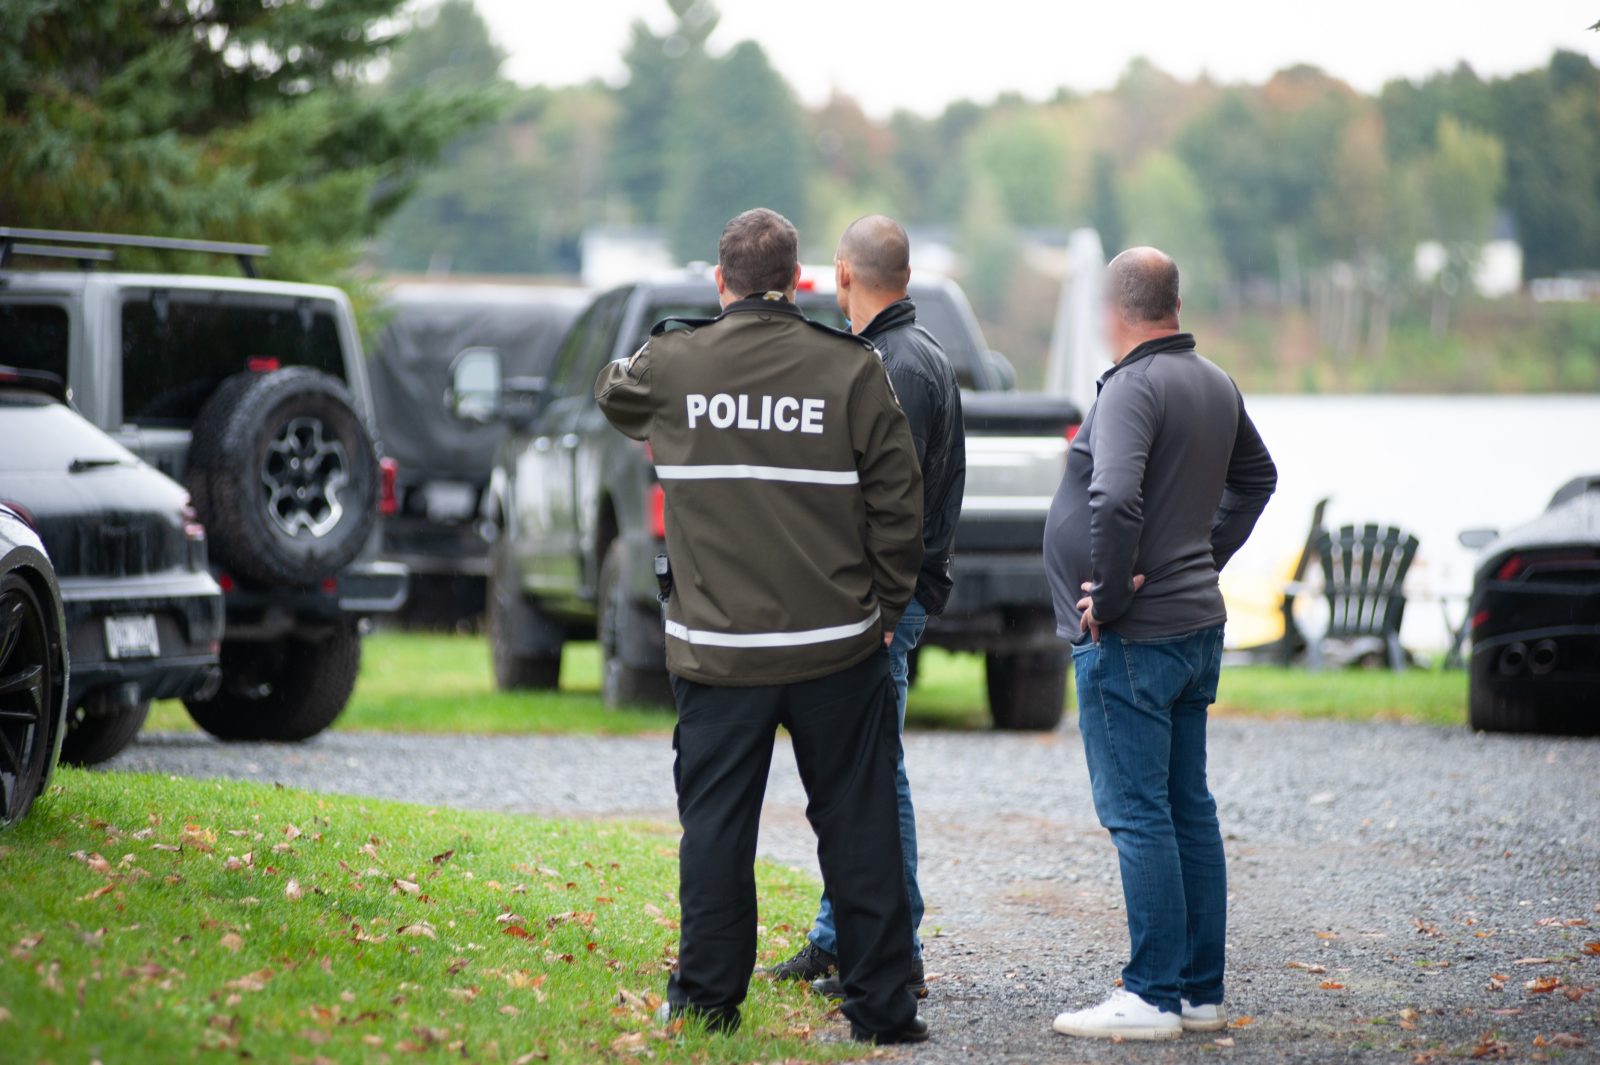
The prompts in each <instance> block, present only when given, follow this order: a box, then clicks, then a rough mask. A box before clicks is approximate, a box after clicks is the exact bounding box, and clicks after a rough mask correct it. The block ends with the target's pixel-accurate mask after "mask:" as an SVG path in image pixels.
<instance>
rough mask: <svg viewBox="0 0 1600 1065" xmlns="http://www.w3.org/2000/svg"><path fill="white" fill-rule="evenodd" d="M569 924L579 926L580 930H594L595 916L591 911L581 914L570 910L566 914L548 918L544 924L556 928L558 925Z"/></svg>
mask: <svg viewBox="0 0 1600 1065" xmlns="http://www.w3.org/2000/svg"><path fill="white" fill-rule="evenodd" d="M568 922H571V923H572V924H575V925H578V926H579V927H580V928H593V927H594V914H593V913H592V912H590V911H584V912H582V913H579V912H578V911H576V910H568V911H567V912H566V913H558V914H555V915H553V916H551V917H548V918H546V919H545V922H544V923H545V925H546V927H549V928H554V927H555V926H556V925H558V924H566V923H568Z"/></svg>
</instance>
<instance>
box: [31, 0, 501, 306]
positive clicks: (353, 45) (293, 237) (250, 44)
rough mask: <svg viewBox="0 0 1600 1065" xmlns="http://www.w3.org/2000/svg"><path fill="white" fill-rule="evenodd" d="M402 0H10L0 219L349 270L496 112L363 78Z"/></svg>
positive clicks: (140, 261) (389, 40)
mask: <svg viewBox="0 0 1600 1065" xmlns="http://www.w3.org/2000/svg"><path fill="white" fill-rule="evenodd" d="M402 5H403V0H340V2H339V3H337V4H333V3H322V4H316V3H308V2H295V0H285V2H281V3H264V2H262V0H211V2H208V3H205V4H162V5H151V4H149V3H147V2H144V0H101V2H99V3H95V4H91V5H84V4H76V3H68V2H65V0H0V25H4V26H5V27H6V33H5V34H4V36H3V37H0V100H3V110H0V159H3V160H4V161H5V165H4V166H0V218H3V219H5V221H7V222H9V223H11V224H16V225H34V226H45V227H60V228H68V229H94V230H111V231H119V232H142V233H161V234H168V235H184V236H204V237H212V238H231V239H244V240H258V241H264V242H266V243H270V244H271V245H273V254H272V256H270V257H269V258H268V259H266V260H265V261H264V262H263V263H262V269H263V271H264V272H268V273H271V274H273V275H276V276H286V277H302V278H305V277H330V276H335V275H338V274H339V273H341V272H342V271H343V270H344V269H345V268H347V267H348V266H349V265H350V264H351V263H352V262H353V261H354V257H355V255H356V253H357V250H358V248H359V245H360V242H361V241H362V240H363V239H365V238H367V237H369V236H371V235H372V233H373V232H374V231H375V230H376V229H377V227H378V225H379V224H380V223H381V222H382V220H383V219H384V218H386V217H387V216H389V215H390V214H391V213H392V212H393V211H394V210H395V209H396V208H397V207H398V206H399V205H400V204H401V202H403V200H404V199H405V197H406V195H407V194H408V193H409V192H410V190H411V188H412V187H413V185H414V183H415V181H416V180H417V178H418V176H419V175H420V174H421V173H422V171H423V170H424V168H425V167H426V166H427V165H428V164H429V163H430V162H432V160H433V159H434V158H435V157H436V156H437V154H438V152H439V150H440V148H441V147H442V146H443V145H444V144H445V143H446V142H447V141H448V140H449V139H450V138H452V137H454V136H456V135H457V134H459V132H460V131H461V130H462V129H463V128H464V127H466V126H468V125H470V124H472V123H473V122H476V121H479V120H481V119H483V118H484V117H486V115H487V114H488V113H489V111H490V104H489V103H488V102H487V101H485V100H484V99H482V98H481V97H480V96H479V95H477V94H474V93H470V92H426V93H424V92H422V91H417V92H413V93H408V94H404V95H401V96H398V97H384V98H378V97H374V96H373V95H372V94H370V93H364V92H362V91H361V89H362V84H363V82H362V79H363V76H364V74H365V72H366V70H367V69H368V67H369V66H370V64H371V63H372V62H373V61H374V60H376V59H379V58H381V57H383V56H384V55H386V54H387V53H388V51H389V50H390V48H391V47H392V46H393V45H394V44H395V42H396V41H397V40H398V39H399V29H398V28H399V27H402V26H403V21H402V20H401V19H400V18H399V17H398V12H399V10H400V8H401V7H402ZM121 261H122V262H123V263H124V265H145V266H154V265H160V266H164V267H169V268H176V269H196V268H203V267H205V266H206V264H204V263H197V262H196V260H195V259H194V258H193V257H171V256H163V255H160V254H157V253H128V254H125V255H123V256H121Z"/></svg>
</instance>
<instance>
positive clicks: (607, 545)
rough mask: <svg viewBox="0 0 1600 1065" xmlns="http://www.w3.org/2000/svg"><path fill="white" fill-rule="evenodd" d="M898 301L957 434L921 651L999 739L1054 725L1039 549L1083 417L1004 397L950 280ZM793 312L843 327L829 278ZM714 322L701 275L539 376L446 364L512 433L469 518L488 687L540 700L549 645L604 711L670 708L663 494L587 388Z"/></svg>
mask: <svg viewBox="0 0 1600 1065" xmlns="http://www.w3.org/2000/svg"><path fill="white" fill-rule="evenodd" d="M911 298H912V299H913V300H914V301H915V302H916V304H917V311H918V318H919V320H920V321H921V322H922V323H923V325H925V326H926V327H927V328H928V329H929V331H930V332H932V333H933V334H934V336H936V337H938V338H939V340H940V341H941V342H942V343H943V345H944V347H945V350H946V352H947V354H948V355H949V357H950V361H951V363H952V364H953V365H954V367H955V371H956V377H957V379H958V380H959V382H960V384H961V387H962V405H963V408H964V413H965V418H966V428H967V487H966V495H965V497H964V500H963V503H962V510H961V521H960V524H959V525H958V526H957V529H956V543H955V563H954V575H955V591H954V593H953V594H952V595H951V598H950V602H949V604H948V606H947V607H946V609H945V612H944V614H943V615H941V616H940V617H938V618H936V619H934V620H933V621H932V622H931V623H930V624H929V626H928V629H927V633H926V635H925V636H924V638H923V646H932V647H943V648H947V649H950V650H955V651H973V652H981V653H982V654H983V655H984V656H985V666H986V670H987V677H988V694H989V706H990V711H991V713H992V715H993V718H994V723H995V727H996V728H1006V729H1048V728H1053V727H1055V725H1056V724H1057V723H1058V722H1059V721H1060V720H1061V714H1062V707H1063V704H1064V701H1065V683H1066V681H1065V673H1066V666H1067V657H1068V653H1067V650H1066V647H1065V645H1064V644H1063V643H1062V642H1061V641H1060V640H1058V639H1057V638H1056V636H1055V622H1054V619H1053V617H1052V614H1051V605H1050V596H1049V590H1048V588H1047V586H1046V582H1045V577H1044V561H1043V558H1042V556H1041V553H1040V546H1039V545H1040V541H1041V539H1042V537H1043V531H1044V520H1045V515H1046V512H1047V511H1048V509H1049V506H1050V499H1051V497H1052V495H1053V494H1054V492H1055V488H1056V484H1057V482H1058V481H1059V480H1060V478H1061V472H1062V468H1063V464H1064V462H1065V461H1066V448H1067V442H1068V439H1069V437H1070V435H1071V434H1072V433H1073V432H1075V431H1076V427H1077V425H1078V423H1079V422H1080V421H1081V420H1082V418H1081V414H1080V412H1079V411H1078V410H1077V409H1076V408H1075V407H1074V406H1073V405H1072V404H1071V403H1070V402H1068V401H1067V400H1065V399H1060V398H1056V397H1047V396H1041V395H1031V394H1023V393H1018V392H1016V391H1014V382H1015V374H1014V372H1013V371H1012V369H1011V366H1010V364H1009V363H1008V362H1007V361H1006V360H1005V359H1004V357H1002V356H1000V355H998V354H996V353H994V352H991V351H990V350H989V348H988V346H987V345H986V344H985V343H984V340H983V334H982V332H981V331H980V330H979V328H978V323H977V319H976V318H975V317H974V316H973V313H972V309H971V307H970V306H969V305H968V303H967V301H966V297H965V296H964V295H963V294H962V293H961V290H960V289H959V288H958V287H957V286H956V285H955V283H954V282H952V281H949V280H947V279H945V278H938V277H923V276H920V275H919V276H918V277H915V278H913V280H912V285H911ZM797 299H798V301H799V303H800V306H801V307H802V309H804V311H805V312H806V313H807V314H808V315H811V316H812V317H814V318H816V319H818V320H819V321H825V322H828V323H829V324H832V325H836V326H839V325H842V324H843V320H842V318H841V316H840V313H839V309H838V306H837V304H836V301H835V297H834V292H833V278H832V276H831V274H830V275H828V276H826V277H823V276H821V275H820V273H819V274H818V275H816V276H810V275H807V276H804V277H802V281H801V286H800V292H799V293H798V295H797ZM716 313H717V301H716V291H715V288H714V286H713V285H712V283H711V281H710V280H709V279H708V278H707V277H706V276H705V275H704V274H698V273H697V274H693V275H685V276H683V277H682V278H679V279H676V280H672V281H665V282H663V281H655V282H647V283H639V284H633V285H627V286H624V287H622V288H617V289H614V290H612V291H610V292H607V293H605V294H603V295H601V296H599V297H598V298H597V299H595V301H594V302H593V303H592V304H590V306H589V308H588V309H587V310H586V311H585V312H584V313H583V315H582V316H581V317H580V318H579V319H578V321H577V322H576V323H575V324H574V326H573V327H572V329H571V330H570V331H569V332H568V334H567V336H566V339H565V340H564V341H563V343H562V346H561V349H560V351H559V352H558V353H557V355H556V359H555V362H554V364H553V365H552V367H551V370H550V372H549V374H548V376H546V377H543V378H537V379H520V380H519V379H512V378H506V379H502V378H501V377H500V375H499V371H498V366H497V364H496V362H495V361H494V358H493V355H492V353H485V354H484V355H482V356H481V358H473V359H465V360H463V361H462V362H461V363H459V364H458V366H457V378H456V382H455V392H456V404H457V407H458V409H459V410H460V411H461V413H462V414H463V415H464V416H473V417H497V418H501V419H504V420H505V421H507V422H508V423H509V425H510V429H511V431H510V433H509V434H508V435H507V438H506V440H505V441H504V443H502V445H501V446H500V449H499V452H498V455H497V457H496V461H495V469H494V472H493V474H492V476H491V479H490V486H489V492H488V494H487V496H486V498H485V510H484V514H483V517H484V518H485V519H486V521H487V522H488V523H490V526H491V527H492V528H493V529H495V530H496V531H497V532H496V536H495V539H494V542H493V545H492V548H491V552H490V554H491V566H490V579H489V580H490V587H489V629H490V637H491V640H490V642H491V646H492V649H493V656H494V666H495V678H496V681H497V682H498V683H499V685H500V686H501V687H503V688H538V687H554V686H555V685H556V683H557V681H558V680H559V674H560V664H561V648H562V645H563V643H565V642H566V641H568V640H581V639H598V641H599V643H600V648H601V656H602V663H603V682H602V683H603V693H604V696H605V698H606V701H607V702H608V704H611V705H617V704H621V703H630V702H666V701H670V692H669V689H668V686H667V682H666V672H665V667H664V664H663V655H664V649H663V637H662V629H661V619H660V613H659V607H658V604H657V599H656V595H657V590H658V589H657V586H656V579H655V574H654V569H653V561H654V558H655V556H656V555H657V554H658V553H660V552H661V550H662V543H663V539H662V538H663V535H664V530H663V527H662V520H663V518H662V502H663V496H662V493H661V486H660V485H659V484H658V483H657V482H656V479H655V474H654V470H653V467H652V465H651V460H650V454H649V450H648V448H647V446H646V445H643V444H639V443H636V442H634V441H631V440H628V439H626V438H624V437H623V436H621V435H620V434H618V433H617V432H615V431H614V430H612V429H611V427H610V426H609V425H608V424H607V423H606V420H605V418H604V417H603V416H602V415H601V413H600V411H599V408H598V407H597V406H596V404H595V402H594V397H593V386H594V380H595V376H596V375H597V374H598V373H599V372H600V368H601V367H602V366H603V365H605V364H606V363H607V362H609V361H611V360H613V359H619V358H625V357H627V356H629V355H631V354H632V353H633V352H634V351H635V350H637V349H638V347H639V346H640V344H642V343H643V342H644V339H645V337H646V336H647V335H648V333H649V330H650V326H651V325H652V324H653V323H654V322H656V321H657V320H659V319H661V318H666V317H673V316H688V317H702V316H708V315H714V314H716ZM486 393H487V394H486ZM486 412H493V413H486Z"/></svg>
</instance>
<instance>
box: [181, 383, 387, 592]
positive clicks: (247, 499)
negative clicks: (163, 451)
mask: <svg viewBox="0 0 1600 1065" xmlns="http://www.w3.org/2000/svg"><path fill="white" fill-rule="evenodd" d="M184 480H185V482H186V484H187V487H188V488H189V494H190V497H191V498H192V499H193V501H194V505H195V508H196V510H197V511H198V512H199V514H200V520H201V521H202V522H204V523H205V526H206V532H207V537H208V540H209V542H210V552H211V557H212V558H213V559H214V560H215V561H216V562H217V563H218V564H219V565H220V566H222V568H223V569H225V570H228V571H230V572H232V573H234V574H237V575H239V576H241V577H245V578H247V579H249V580H252V581H255V582H258V583H261V584H267V585H308V584H314V583H316V582H317V581H319V580H322V579H323V578H325V577H330V576H333V575H334V574H335V573H337V572H338V571H339V570H341V569H343V568H344V567H345V566H347V565H349V564H350V563H351V562H353V561H354V560H355V558H356V556H357V555H359V554H360V553H361V550H362V548H363V547H365V546H366V543H367V539H368V537H369V536H370V535H371V533H372V529H373V526H374V523H375V522H376V521H377V518H378V494H379V491H380V488H381V482H382V474H381V471H380V470H379V468H378V456H377V449H376V448H375V447H374V445H373V442H372V437H371V435H370V434H369V433H368V432H367V428H366V426H365V424H364V423H363V422H362V420H361V417H360V416H359V415H358V414H357V413H356V410H355V404H354V402H353V400H352V399H351V397H350V392H349V390H348V389H346V388H345V386H344V384H343V383H342V382H341V381H339V380H338V379H337V378H334V377H331V376H329V375H328V374H325V373H322V372H321V371H318V370H312V369H308V368H306V367H291V368H289V369H286V370H278V371H274V372H272V373H265V374H257V373H244V374H236V375H234V376H233V377H230V378H228V379H227V380H225V381H224V382H223V383H222V384H221V385H220V386H218V388H217V390H216V392H215V393H213V394H212V396H211V398H210V399H209V400H207V401H206V405H205V406H204V407H203V408H202V409H201V411H200V415H199V417H198V418H196V419H195V423H194V429H193V442H192V443H191V444H190V447H189V457H188V463H187V469H186V472H185V475H184Z"/></svg>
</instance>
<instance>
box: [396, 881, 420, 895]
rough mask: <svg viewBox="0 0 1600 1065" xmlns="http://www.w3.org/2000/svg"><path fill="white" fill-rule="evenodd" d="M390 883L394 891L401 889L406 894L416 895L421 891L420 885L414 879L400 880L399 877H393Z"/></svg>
mask: <svg viewBox="0 0 1600 1065" xmlns="http://www.w3.org/2000/svg"><path fill="white" fill-rule="evenodd" d="M391 885H392V886H393V888H394V890H395V891H403V892H405V893H406V894H407V895H416V894H418V893H420V892H421V891H422V885H420V884H418V883H417V882H416V881H414V880H402V879H400V878H399V877H395V879H394V880H393V881H391Z"/></svg>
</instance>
